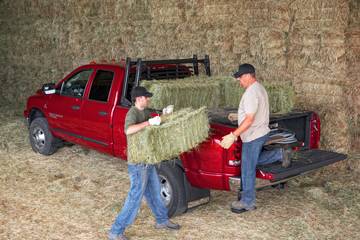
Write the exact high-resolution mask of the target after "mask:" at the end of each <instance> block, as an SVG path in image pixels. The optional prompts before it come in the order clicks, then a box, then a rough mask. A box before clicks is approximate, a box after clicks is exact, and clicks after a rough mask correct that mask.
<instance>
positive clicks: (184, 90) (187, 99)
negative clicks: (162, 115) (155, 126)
mask: <svg viewBox="0 0 360 240" xmlns="http://www.w3.org/2000/svg"><path fill="white" fill-rule="evenodd" d="M140 85H141V86H143V87H145V88H146V89H148V91H149V92H152V93H154V96H153V97H152V98H151V99H150V101H149V105H148V106H149V108H154V109H163V108H164V107H166V106H168V105H174V108H176V109H181V108H189V107H192V108H200V107H203V106H207V107H208V108H218V107H220V103H221V102H220V101H221V99H222V97H221V88H220V84H219V82H206V81H203V80H201V78H199V79H194V78H192V79H191V80H186V79H181V80H170V81H164V80H162V81H158V80H152V81H142V82H141V83H140Z"/></svg>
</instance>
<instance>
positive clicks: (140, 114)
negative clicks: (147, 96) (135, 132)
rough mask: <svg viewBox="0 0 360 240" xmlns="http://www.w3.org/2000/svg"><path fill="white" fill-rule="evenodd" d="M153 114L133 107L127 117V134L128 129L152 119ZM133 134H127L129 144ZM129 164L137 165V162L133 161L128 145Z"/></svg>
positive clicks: (125, 128)
mask: <svg viewBox="0 0 360 240" xmlns="http://www.w3.org/2000/svg"><path fill="white" fill-rule="evenodd" d="M152 117H153V116H151V114H150V113H149V111H148V110H147V109H144V110H140V109H138V108H137V107H135V106H132V107H131V108H130V110H129V111H128V113H127V114H126V117H125V127H124V130H125V132H127V129H128V128H129V127H130V126H131V125H134V124H139V123H142V122H145V121H147V120H149V119H150V118H152ZM131 135H132V134H126V139H127V142H128V143H129V140H130V137H131ZM127 163H128V164H129V165H136V164H137V163H136V162H133V161H131V158H130V156H129V144H128V156H127Z"/></svg>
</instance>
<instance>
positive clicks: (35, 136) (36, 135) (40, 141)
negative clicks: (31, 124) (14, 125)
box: [32, 127, 45, 151]
mask: <svg viewBox="0 0 360 240" xmlns="http://www.w3.org/2000/svg"><path fill="white" fill-rule="evenodd" d="M32 140H33V142H34V145H35V147H36V148H37V149H38V150H40V151H41V150H42V149H43V148H44V146H45V133H44V131H43V130H42V129H41V128H40V127H35V128H34V130H33V133H32Z"/></svg>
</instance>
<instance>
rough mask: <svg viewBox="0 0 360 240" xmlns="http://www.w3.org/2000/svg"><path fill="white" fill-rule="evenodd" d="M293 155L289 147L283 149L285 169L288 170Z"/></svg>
mask: <svg viewBox="0 0 360 240" xmlns="http://www.w3.org/2000/svg"><path fill="white" fill-rule="evenodd" d="M291 153H292V150H291V148H290V146H289V145H285V147H284V148H282V157H283V160H282V166H283V167H284V168H287V167H288V166H289V165H290V162H291Z"/></svg>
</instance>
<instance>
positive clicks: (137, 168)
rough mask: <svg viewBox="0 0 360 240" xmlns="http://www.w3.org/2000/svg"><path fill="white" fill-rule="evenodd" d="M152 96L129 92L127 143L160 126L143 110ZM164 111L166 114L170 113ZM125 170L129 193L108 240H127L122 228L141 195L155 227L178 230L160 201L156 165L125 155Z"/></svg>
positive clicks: (140, 90) (137, 90)
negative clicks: (126, 164) (130, 99)
mask: <svg viewBox="0 0 360 240" xmlns="http://www.w3.org/2000/svg"><path fill="white" fill-rule="evenodd" d="M152 96H153V93H150V92H148V91H147V90H146V89H145V88H144V87H134V89H133V90H132V91H131V98H132V100H133V102H135V106H132V107H131V108H130V110H129V112H128V113H127V114H126V118H125V129H124V131H125V133H126V135H127V140H128V142H129V138H130V137H131V135H132V134H134V133H136V132H138V131H139V130H141V129H143V128H145V127H147V126H150V125H160V123H161V118H160V117H159V116H157V117H154V118H153V117H152V116H151V115H150V113H149V112H148V110H147V109H145V108H146V107H147V105H148V103H149V100H150V97H152ZM166 112H167V113H169V111H166ZM128 148H129V145H128ZM128 170H129V175H130V181H131V187H130V190H129V194H128V196H127V197H126V201H125V204H124V207H123V209H122V211H121V213H120V214H119V215H118V216H117V218H116V219H115V223H114V225H113V226H112V227H111V229H110V233H109V234H108V236H107V237H108V239H110V240H121V239H122V240H124V239H126V238H125V236H124V235H123V234H124V231H125V227H127V226H130V225H131V224H132V222H133V221H134V219H135V217H136V214H137V212H138V210H139V208H140V205H141V200H142V198H143V196H145V199H146V202H147V203H148V205H149V207H150V209H151V211H152V212H153V213H154V215H155V219H156V225H155V227H156V228H158V229H161V228H166V229H168V230H172V231H174V230H178V229H180V226H179V225H178V224H176V223H173V222H171V221H169V217H168V210H167V208H166V207H165V205H164V203H163V202H162V200H161V196H160V191H161V189H160V183H159V179H158V176H157V172H156V169H155V166H154V165H153V164H143V163H138V164H137V163H135V162H133V161H132V160H131V158H130V156H129V154H128Z"/></svg>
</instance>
